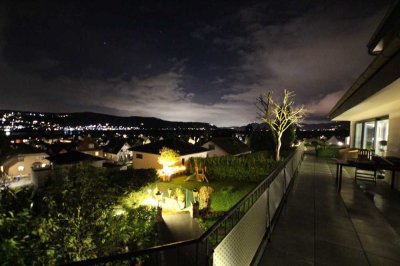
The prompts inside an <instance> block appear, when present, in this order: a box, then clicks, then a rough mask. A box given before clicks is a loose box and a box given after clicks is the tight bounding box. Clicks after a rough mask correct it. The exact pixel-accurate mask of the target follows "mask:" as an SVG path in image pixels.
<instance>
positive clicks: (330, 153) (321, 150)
mask: <svg viewBox="0 0 400 266" xmlns="http://www.w3.org/2000/svg"><path fill="white" fill-rule="evenodd" d="M316 152H317V157H321V158H337V157H338V154H339V149H338V148H337V147H331V146H319V147H318V148H317V149H316Z"/></svg>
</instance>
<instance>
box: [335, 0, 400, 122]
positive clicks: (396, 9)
mask: <svg viewBox="0 0 400 266" xmlns="http://www.w3.org/2000/svg"><path fill="white" fill-rule="evenodd" d="M399 14H400V2H399V1H396V2H395V3H394V5H393V6H392V7H391V8H390V9H389V10H388V13H387V14H386V16H385V18H384V19H383V20H382V22H381V24H380V25H379V27H378V28H377V30H376V32H375V34H374V35H373V36H372V38H371V40H370V41H369V43H368V51H369V52H370V53H371V54H377V55H376V57H375V59H374V60H373V61H372V63H371V64H370V65H369V66H368V67H367V69H366V70H365V71H364V72H363V73H362V74H361V76H360V77H359V78H358V79H357V80H356V81H355V83H354V84H353V85H352V86H351V87H350V88H349V90H348V91H346V92H345V94H344V95H343V96H342V98H341V99H340V100H339V101H338V102H337V103H336V105H335V106H334V107H333V108H332V110H331V111H330V112H329V115H328V116H329V118H330V119H335V118H336V117H338V116H340V115H341V114H343V113H344V112H346V111H347V110H349V109H351V108H353V107H354V106H356V105H358V104H360V103H361V102H363V101H365V100H366V99H368V98H370V97H371V96H373V95H374V94H376V93H377V92H379V91H380V90H382V89H384V88H385V87H387V86H388V85H389V84H391V83H393V82H394V81H395V80H397V79H398V78H399V77H400V67H399V66H400V53H399V51H400V26H399V25H400V15H399ZM381 41H382V45H383V46H382V50H379V51H378V52H377V51H375V47H376V46H377V45H378V43H379V42H381Z"/></svg>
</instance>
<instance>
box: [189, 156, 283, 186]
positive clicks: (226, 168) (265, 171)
mask: <svg viewBox="0 0 400 266" xmlns="http://www.w3.org/2000/svg"><path fill="white" fill-rule="evenodd" d="M277 164H278V163H277V162H276V161H274V160H273V159H271V157H270V156H269V155H268V154H267V153H265V152H258V153H254V154H249V155H245V156H240V157H236V156H221V157H208V158H191V159H190V160H189V168H190V172H191V173H194V172H195V166H196V165H197V166H198V167H199V168H203V167H204V166H205V167H206V176H207V178H208V179H209V180H218V181H245V182H257V181H260V180H262V179H264V178H266V177H267V176H268V175H269V174H270V173H271V172H272V171H273V170H274V169H275V168H276V166H277Z"/></svg>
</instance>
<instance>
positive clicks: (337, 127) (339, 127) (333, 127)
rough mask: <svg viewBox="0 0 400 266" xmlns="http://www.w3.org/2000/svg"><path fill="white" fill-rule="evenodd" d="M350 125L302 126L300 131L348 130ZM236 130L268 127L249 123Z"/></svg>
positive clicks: (334, 123) (338, 123)
mask: <svg viewBox="0 0 400 266" xmlns="http://www.w3.org/2000/svg"><path fill="white" fill-rule="evenodd" d="M349 128H350V123H349V122H329V123H321V124H304V125H303V126H302V127H301V129H302V130H305V131H313V130H349ZM235 129H237V130H242V131H245V130H255V129H263V130H265V129H268V126H267V125H266V124H265V123H251V124H248V125H246V126H242V127H236V128H235Z"/></svg>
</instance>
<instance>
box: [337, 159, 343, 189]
mask: <svg viewBox="0 0 400 266" xmlns="http://www.w3.org/2000/svg"><path fill="white" fill-rule="evenodd" d="M342 172H343V166H342V165H340V166H339V180H338V182H339V184H338V193H340V191H341V190H342Z"/></svg>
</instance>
